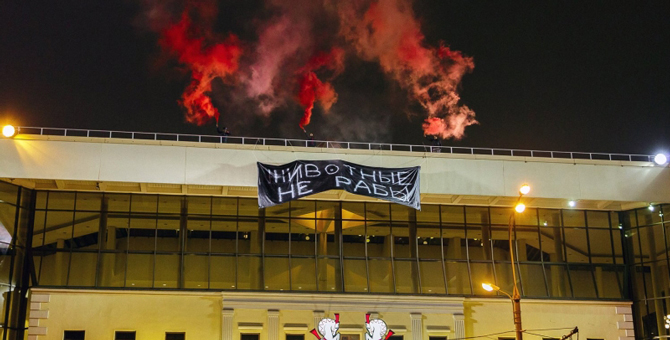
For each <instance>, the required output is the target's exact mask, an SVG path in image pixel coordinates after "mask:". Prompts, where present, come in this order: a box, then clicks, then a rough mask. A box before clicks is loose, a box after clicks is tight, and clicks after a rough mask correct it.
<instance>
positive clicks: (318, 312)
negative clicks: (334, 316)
mask: <svg viewBox="0 0 670 340" xmlns="http://www.w3.org/2000/svg"><path fill="white" fill-rule="evenodd" d="M313 313H314V327H312V328H314V329H316V330H317V331H318V330H319V329H318V328H319V322H321V319H323V318H324V317H325V315H326V314H325V313H324V312H323V311H322V310H315V311H314V312H313Z"/></svg>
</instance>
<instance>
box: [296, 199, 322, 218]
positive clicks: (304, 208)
mask: <svg viewBox="0 0 670 340" xmlns="http://www.w3.org/2000/svg"><path fill="white" fill-rule="evenodd" d="M315 204H316V203H315V201H305V200H299V201H291V210H290V214H291V217H292V218H293V217H295V218H315V217H316V213H315V210H314V209H315V207H316V206H315Z"/></svg>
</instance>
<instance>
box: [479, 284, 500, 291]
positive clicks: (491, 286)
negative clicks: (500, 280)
mask: <svg viewBox="0 0 670 340" xmlns="http://www.w3.org/2000/svg"><path fill="white" fill-rule="evenodd" d="M482 288H484V290H485V291H487V292H492V291H494V290H495V291H498V290H500V287H498V286H496V285H494V284H492V283H486V282H483V283H482Z"/></svg>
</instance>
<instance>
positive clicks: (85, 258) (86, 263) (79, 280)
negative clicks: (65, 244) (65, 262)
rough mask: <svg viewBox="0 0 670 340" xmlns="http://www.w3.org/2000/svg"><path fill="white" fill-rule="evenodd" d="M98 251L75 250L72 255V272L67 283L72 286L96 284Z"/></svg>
mask: <svg viewBox="0 0 670 340" xmlns="http://www.w3.org/2000/svg"><path fill="white" fill-rule="evenodd" d="M97 262H98V253H80V252H73V253H72V254H71V255H70V273H69V278H68V281H67V285H68V286H70V287H93V286H95V268H96V267H97Z"/></svg>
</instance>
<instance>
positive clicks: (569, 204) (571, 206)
mask: <svg viewBox="0 0 670 340" xmlns="http://www.w3.org/2000/svg"><path fill="white" fill-rule="evenodd" d="M575 205H577V202H575V201H568V206H570V208H574V207H575Z"/></svg>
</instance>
